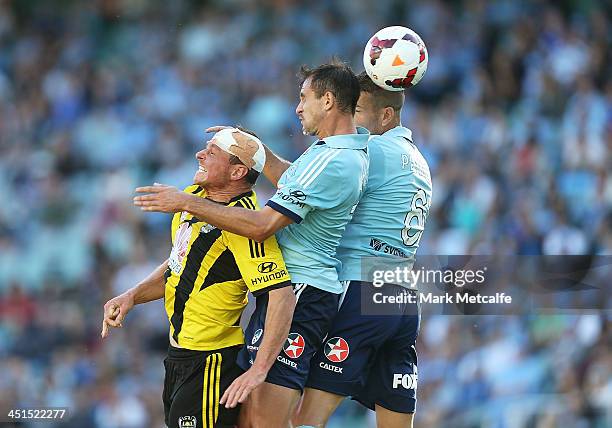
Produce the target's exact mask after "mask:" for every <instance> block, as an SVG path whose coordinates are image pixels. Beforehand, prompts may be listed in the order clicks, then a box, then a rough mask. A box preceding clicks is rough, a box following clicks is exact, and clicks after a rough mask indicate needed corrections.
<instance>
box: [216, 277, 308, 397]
mask: <svg viewBox="0 0 612 428" xmlns="http://www.w3.org/2000/svg"><path fill="white" fill-rule="evenodd" d="M295 304H296V298H295V294H294V293H293V288H292V287H290V286H287V287H283V288H278V289H276V290H271V291H269V292H268V309H267V313H266V322H265V325H264V330H263V331H264V333H263V339H262V343H261V346H260V347H259V350H258V351H257V357H256V358H255V362H254V363H253V365H252V366H251V367H250V368H249V369H248V370H247V371H246V372H245V373H244V374H243V375H241V376H240V377H238V378H237V379H236V380H234V382H232V384H231V385H230V386H229V388H227V390H226V391H225V393H224V394H223V397H221V401H220V403H221V404H222V405H223V404H224V405H225V407H227V408H232V407H236V406H237V405H238V403H244V401H245V400H246V399H247V397H248V396H249V394H250V393H251V391H252V390H254V389H255V388H257V387H258V386H259V385H261V384H262V383H263V382H264V381H265V380H266V376H267V375H268V371H270V367H272V364H274V361H276V357H277V356H278V353H279V352H280V350H281V348H282V346H283V343H284V342H285V340H286V339H287V335H288V334H289V328H290V327H291V319H292V318H293V310H294V308H295Z"/></svg>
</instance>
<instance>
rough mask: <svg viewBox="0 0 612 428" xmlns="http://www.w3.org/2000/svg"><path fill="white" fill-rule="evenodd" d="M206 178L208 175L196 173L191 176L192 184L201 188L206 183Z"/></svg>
mask: <svg viewBox="0 0 612 428" xmlns="http://www.w3.org/2000/svg"><path fill="white" fill-rule="evenodd" d="M206 178H208V173H206V172H202V171H197V172H196V173H195V174H194V175H193V184H197V185H198V186H202V185H203V184H204V183H206Z"/></svg>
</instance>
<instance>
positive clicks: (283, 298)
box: [270, 286, 297, 311]
mask: <svg viewBox="0 0 612 428" xmlns="http://www.w3.org/2000/svg"><path fill="white" fill-rule="evenodd" d="M270 304H271V305H272V304H274V305H280V306H281V307H282V308H284V309H285V310H291V311H293V309H294V308H295V305H296V304H297V299H296V297H295V293H294V292H293V287H290V286H287V287H282V288H277V289H276V290H272V291H270Z"/></svg>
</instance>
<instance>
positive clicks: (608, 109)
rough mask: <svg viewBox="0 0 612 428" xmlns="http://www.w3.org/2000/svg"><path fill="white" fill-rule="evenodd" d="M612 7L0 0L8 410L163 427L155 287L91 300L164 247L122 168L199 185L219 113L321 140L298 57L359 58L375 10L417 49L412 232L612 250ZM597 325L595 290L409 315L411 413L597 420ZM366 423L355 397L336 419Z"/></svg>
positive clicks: (281, 137) (482, 421) (113, 425)
mask: <svg viewBox="0 0 612 428" xmlns="http://www.w3.org/2000/svg"><path fill="white" fill-rule="evenodd" d="M611 16H612V7H611V6H610V4H609V3H607V2H605V1H596V0H586V1H578V0H564V1H546V0H533V1H520V0H519V1H514V0H496V1H484V0H465V1H455V2H442V1H439V0H427V1H426V0H418V1H411V2H406V1H399V0H377V1H376V2H371V1H365V0H337V1H317V2H313V1H306V0H266V1H255V0H209V1H207V2H204V3H203V4H200V3H199V2H196V1H184V2H162V1H146V0H96V1H89V2H83V1H76V0H66V1H61V2H60V1H45V2H36V1H21V0H0V195H1V196H2V203H0V373H2V374H1V375H0V409H2V411H4V410H3V409H7V408H9V407H12V408H17V407H27V406H33V405H46V406H65V407H69V408H70V409H71V410H70V412H71V416H72V418H71V421H70V422H68V423H64V424H63V425H61V426H70V427H84V426H88V427H100V428H140V427H155V428H157V427H161V426H162V425H163V422H162V421H163V415H162V408H161V401H160V400H161V399H160V396H161V379H162V375H163V368H162V365H161V360H162V359H163V356H164V352H165V349H166V346H167V340H166V335H167V320H166V318H165V314H164V312H163V308H162V306H161V304H160V302H157V303H153V304H149V305H147V306H146V307H142V308H138V309H137V310H135V311H134V313H133V314H131V315H130V316H129V317H128V319H127V321H126V323H125V324H126V326H125V328H124V329H123V330H121V331H113V332H112V335H111V338H110V339H107V340H106V341H105V342H104V343H102V342H101V341H100V340H99V335H98V334H99V327H100V324H101V315H102V304H103V302H104V301H105V300H106V299H108V298H109V297H111V296H112V295H115V294H117V293H120V292H122V291H124V290H125V289H127V288H129V287H131V286H133V285H134V284H135V283H136V282H137V281H138V280H140V279H142V278H143V277H144V276H145V275H146V274H148V273H149V272H150V270H152V268H153V267H155V266H156V265H157V264H158V263H160V262H161V261H163V260H165V258H166V257H167V255H168V253H169V245H170V234H169V216H167V215H163V214H147V215H144V214H141V213H140V212H139V211H138V210H136V209H135V208H134V207H133V206H132V203H131V199H132V196H133V189H134V188H135V187H137V186H138V185H145V184H150V183H153V182H160V183H165V184H172V185H175V186H179V187H181V186H186V185H188V184H190V180H191V178H192V176H193V174H194V172H195V171H196V169H197V163H196V161H195V159H194V153H195V152H196V151H197V150H198V149H199V148H200V147H202V145H203V144H204V143H205V141H206V140H207V135H206V134H205V132H204V130H205V129H206V128H207V127H208V126H211V125H216V124H234V123H240V124H242V125H244V126H246V127H248V128H251V129H253V130H254V131H256V132H257V133H258V134H259V136H260V137H261V138H262V140H263V141H264V142H265V143H267V144H268V145H269V146H270V147H271V148H272V149H273V150H275V151H276V152H278V153H280V154H281V155H282V156H284V157H286V158H288V159H295V158H296V157H297V156H298V155H299V154H300V153H301V152H302V151H303V150H304V149H305V148H306V147H307V146H308V145H309V144H310V143H311V141H312V139H311V138H310V137H305V136H303V135H302V133H301V128H300V124H299V122H298V121H297V119H296V117H295V114H294V108H295V105H296V103H297V99H298V82H297V79H296V77H295V73H296V72H297V70H298V68H299V65H301V64H310V65H317V64H319V63H322V62H325V61H327V60H328V59H329V58H330V57H331V56H332V55H339V56H340V57H342V58H343V59H345V60H346V61H348V62H349V63H350V64H351V65H352V66H353V67H354V69H355V70H356V71H357V72H359V71H361V70H362V65H361V54H362V49H363V47H364V46H365V43H366V42H367V39H368V38H369V36H370V35H371V34H373V33H374V32H375V31H376V30H378V29H379V28H381V27H384V26H387V25H398V24H399V25H405V26H409V27H411V28H413V29H414V30H415V31H417V32H418V33H419V34H420V35H421V37H422V38H423V40H424V41H425V43H426V45H427V47H428V51H429V67H428V70H427V74H426V75H425V77H424V78H423V80H422V81H421V82H420V83H419V84H418V86H416V87H414V88H411V89H410V90H409V91H408V92H407V102H406V106H405V108H404V111H403V124H404V125H405V126H407V127H409V128H410V129H412V131H413V136H414V141H415V143H416V144H417V146H418V147H419V148H420V149H421V151H422V152H423V154H424V155H425V157H426V158H427V160H428V162H429V164H430V167H431V170H432V174H433V183H434V199H433V206H432V210H431V212H430V215H429V219H428V221H427V227H426V231H425V233H424V235H423V239H422V245H421V248H420V249H419V254H500V255H503V254H521V255H542V254H544V255H558V254H599V255H612V150H611V149H612V22H611V21H612V19H611V18H610V17H611ZM256 190H257V192H258V195H259V199H260V202H261V203H262V205H263V203H264V202H265V201H266V200H267V199H268V197H269V196H270V195H271V194H272V188H271V186H270V185H269V184H268V183H266V182H265V180H263V179H262V180H261V182H260V183H259V184H258V185H257V188H256ZM24 219H25V221H22V220H24ZM607 307H610V306H609V305H608V306H607ZM611 342H612V333H611V331H610V315H609V312H608V313H606V312H604V313H600V314H599V315H598V314H573V315H564V314H556V315H534V316H532V317H464V318H461V317H444V316H432V317H429V318H424V319H423V325H422V329H421V338H420V342H419V400H420V401H419V405H418V411H417V426H423V427H442V426H443V427H451V428H452V427H458V428H459V427H461V428H468V427H469V428H471V427H481V426H483V427H484V426H486V427H500V428H502V427H534V428H548V427H579V428H581V427H596V428H599V427H604V426H611V424H612V422H611V418H612V415H611V412H610V409H611V408H612V352H611V351H610V346H611ZM2 417H3V415H0V421H1V420H2ZM371 423H372V419H371V415H366V413H365V411H363V410H362V409H361V408H359V407H357V406H356V405H351V404H347V405H345V406H343V407H342V408H341V409H340V411H339V414H338V415H337V416H336V417H335V418H334V419H333V420H332V421H331V423H330V426H332V427H359V426H364V427H365V426H369V425H368V424H371ZM0 424H1V423H0ZM58 426H60V425H58Z"/></svg>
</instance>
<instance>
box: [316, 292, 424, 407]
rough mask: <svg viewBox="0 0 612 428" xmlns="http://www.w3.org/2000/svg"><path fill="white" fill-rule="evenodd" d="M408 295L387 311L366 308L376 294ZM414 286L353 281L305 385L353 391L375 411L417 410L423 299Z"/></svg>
mask: <svg viewBox="0 0 612 428" xmlns="http://www.w3.org/2000/svg"><path fill="white" fill-rule="evenodd" d="M379 293H380V294H381V295H386V296H394V297H397V296H401V295H410V296H411V299H410V300H411V301H410V302H408V301H406V302H403V303H400V304H398V303H394V304H387V305H385V306H384V307H385V312H386V313H387V314H386V315H368V314H367V313H363V311H364V307H366V303H367V302H371V301H372V300H373V297H374V295H375V294H379ZM417 297H418V296H417V293H416V292H415V291H408V290H406V289H405V288H402V287H400V286H397V285H393V284H386V285H385V286H384V287H382V288H377V287H374V286H373V285H372V284H371V283H368V282H360V281H351V283H350V285H349V287H348V290H347V291H346V295H345V297H344V300H343V302H342V306H340V310H339V312H338V315H337V316H336V318H335V319H334V322H333V325H332V327H331V328H330V331H329V335H328V337H327V339H326V341H325V343H324V344H323V345H322V346H321V348H320V349H319V350H318V352H317V353H316V355H315V356H314V357H313V358H312V361H311V363H310V374H309V375H308V382H307V383H306V386H307V387H309V388H314V389H318V390H321V391H327V392H331V393H333V394H337V395H343V396H350V397H352V398H353V399H354V400H357V401H359V402H360V403H362V404H363V405H365V406H366V407H368V408H370V409H372V410H374V408H375V405H376V404H379V405H381V406H382V407H384V408H385V409H389V410H391V411H394V412H399V413H414V411H415V408H416V401H417V399H416V389H417V380H418V371H417V354H416V346H415V345H416V339H417V336H418V334H419V326H420V304H419V302H418V299H417Z"/></svg>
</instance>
